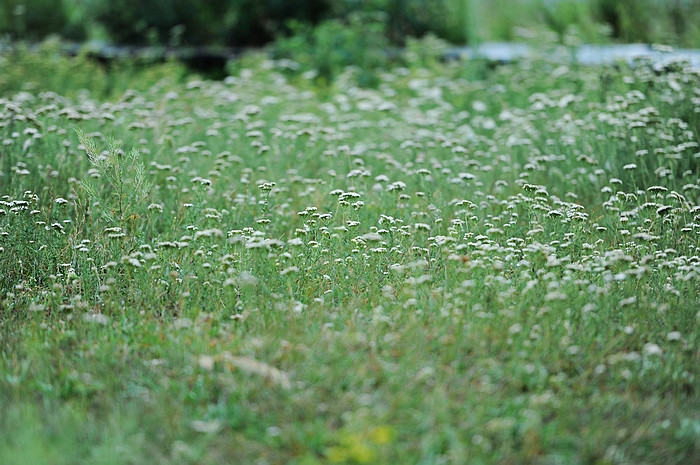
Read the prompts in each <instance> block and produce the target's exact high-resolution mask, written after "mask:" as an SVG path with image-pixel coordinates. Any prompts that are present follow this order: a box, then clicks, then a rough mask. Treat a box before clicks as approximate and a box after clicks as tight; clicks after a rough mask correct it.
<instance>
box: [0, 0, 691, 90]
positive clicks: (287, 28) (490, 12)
mask: <svg viewBox="0 0 700 465" xmlns="http://www.w3.org/2000/svg"><path fill="white" fill-rule="evenodd" d="M481 41H525V42H528V41H530V42H534V43H537V44H538V45H541V44H542V43H549V44H566V45H575V44H577V43H581V42H587V43H610V42H645V43H663V44H669V45H674V46H679V47H700V0H634V1H631V0H296V1H294V2H291V1H288V0H220V1H216V2H214V1H204V0H141V1H138V2H135V1H131V0H0V95H3V94H6V93H8V92H17V91H30V92H41V91H46V90H56V89H64V90H65V89H75V90H76V92H77V91H78V90H80V89H90V90H91V92H93V93H94V92H96V93H98V94H101V95H115V94H118V92H119V90H120V89H123V88H124V86H125V85H127V84H129V85H131V86H137V85H138V84H136V83H141V84H143V83H149V82H156V81H155V80H156V78H158V77H159V76H164V75H167V76H171V77H173V76H174V77H175V79H182V78H183V77H184V76H185V75H186V74H187V73H188V72H191V71H194V72H197V73H203V74H204V75H206V76H208V77H213V78H221V77H223V76H224V75H225V73H235V72H236V67H239V66H241V63H244V61H241V60H234V61H230V62H228V64H227V62H226V60H227V58H228V57H229V56H230V53H228V52H226V51H225V50H219V51H218V52H220V53H218V54H217V53H213V54H212V55H211V56H213V58H212V59H211V60H210V61H206V60H209V58H206V59H201V60H200V59H199V56H195V60H194V61H193V60H189V61H188V60H187V59H186V58H183V57H180V59H181V60H183V62H184V63H185V64H186V65H183V64H182V63H180V62H177V61H175V60H173V59H169V58H167V57H168V56H170V55H167V54H165V53H160V54H158V53H156V54H155V55H153V57H151V58H143V57H140V58H138V59H136V58H135V57H134V56H132V55H130V54H129V53H127V54H126V55H125V56H126V57H125V58H124V56H122V58H120V59H119V60H120V62H119V63H120V64H119V66H111V64H110V63H111V62H112V61H113V58H106V57H107V55H104V54H102V55H101V54H100V53H99V52H98V53H97V54H95V53H94V51H95V49H96V48H97V50H105V48H104V45H117V46H133V45H147V46H155V47H158V48H160V47H178V46H184V47H200V46H207V47H211V48H213V49H215V50H216V49H217V48H218V49H228V48H238V47H260V46H266V47H267V51H268V52H269V55H270V56H271V57H272V58H275V59H278V60H287V63H288V65H289V69H288V71H289V74H290V75H291V76H297V77H300V76H301V77H303V78H304V79H306V78H308V77H312V78H313V79H312V81H313V82H314V83H315V84H317V85H318V84H320V85H321V86H323V85H325V84H329V83H332V82H333V81H334V79H335V78H336V77H337V76H338V75H339V74H340V73H341V72H343V70H345V69H346V68H347V67H348V66H352V67H354V69H355V71H354V75H355V78H356V81H357V84H358V85H360V86H363V87H366V86H373V85H375V84H376V82H377V72H378V71H379V70H381V69H383V68H386V67H387V66H390V65H392V64H395V63H399V64H402V65H410V64H411V60H412V59H418V60H421V61H422V62H425V61H426V60H428V61H429V60H431V59H433V58H430V57H428V55H429V53H428V52H429V51H435V50H442V51H444V50H446V49H447V47H448V46H449V44H458V45H464V44H469V45H475V44H478V43H479V42H481ZM37 42H40V43H43V45H42V46H41V47H39V48H38V53H37V47H35V46H34V44H35V43H37ZM66 42H69V43H77V44H78V45H77V46H71V50H72V52H71V53H73V54H75V53H77V55H78V56H77V57H74V58H72V59H66V58H61V57H60V55H61V54H62V53H65V50H66V48H65V47H62V44H65V43H66ZM87 42H89V43H90V46H89V47H83V46H82V45H81V44H84V43H87ZM8 43H9V44H11V47H6V45H7V44H8ZM397 47H402V48H403V49H404V51H405V53H402V54H398V53H395V51H396V49H397ZM3 50H4V51H3ZM88 50H90V52H88ZM160 51H161V52H164V49H163V50H160ZM200 52H201V50H200V51H197V52H196V53H199V55H201V56H202V57H206V55H207V54H206V53H204V54H202V53H200ZM431 53H432V52H431ZM94 58H98V59H99V60H100V61H101V63H98V62H96V61H95V59H94ZM197 60H199V61H197ZM235 61H237V62H238V63H236V62H235ZM422 64H423V65H424V64H425V63H422Z"/></svg>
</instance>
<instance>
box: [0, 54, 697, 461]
mask: <svg viewBox="0 0 700 465" xmlns="http://www.w3.org/2000/svg"><path fill="white" fill-rule="evenodd" d="M284 65H285V63H277V62H271V61H268V60H264V59H262V58H261V57H256V56H252V57H248V58H246V59H245V61H243V62H241V64H239V65H238V66H237V67H236V68H235V70H236V74H235V75H234V76H231V77H230V78H228V79H227V80H225V81H223V82H209V81H201V80H195V79H189V80H188V79H184V80H183V81H184V82H180V80H181V77H180V76H175V77H174V78H171V79H169V78H167V77H165V78H164V79H162V80H160V81H158V82H155V83H152V82H151V81H148V79H149V78H148V77H146V78H143V80H142V81H141V86H140V87H139V86H138V85H135V86H134V87H135V89H138V90H129V91H125V92H123V93H122V92H120V91H119V89H120V87H119V86H113V87H112V88H111V90H110V91H109V92H105V91H104V90H102V89H101V88H99V89H97V92H95V93H94V94H92V95H91V94H90V93H87V92H74V90H71V91H70V92H69V90H68V89H75V88H72V87H70V84H71V83H70V82H69V83H67V84H66V93H67V94H69V97H64V96H61V95H60V94H61V93H62V91H61V90H60V88H56V89H55V93H46V92H38V91H37V92H31V91H30V92H27V91H26V90H25V91H24V92H19V93H14V92H10V91H6V93H5V94H4V95H5V97H4V98H2V99H0V144H1V145H0V147H1V148H0V171H1V176H0V197H2V198H1V200H2V203H1V204H0V209H1V211H0V232H1V234H0V299H1V300H0V411H1V412H3V413H2V415H1V416H0V463H3V464H4V463H7V464H13V465H14V464H18V465H21V464H40V463H47V464H49V463H50V464H61V463H66V464H68V463H70V464H73V463H90V464H92V463H94V464H106V463H120V464H122V463H133V464H140V463H163V464H165V463H191V464H216V463H280V464H282V463H296V464H319V463H387V464H394V463H416V464H440V463H468V464H480V463H481V464H496V463H498V464H501V463H506V464H525V463H537V464H558V463H561V464H618V463H619V464H622V463H645V464H661V463H663V464H685V463H692V462H693V461H695V460H697V459H698V454H699V453H700V452H698V451H699V447H700V398H699V397H698V390H697V386H698V381H699V378H698V377H699V375H700V373H698V366H700V365H699V362H700V351H699V349H698V342H699V339H698V336H699V333H698V322H699V319H700V314H698V308H699V307H700V306H699V305H698V303H699V302H698V291H699V290H700V289H699V288H698V273H699V272H700V250H699V241H698V232H699V231H700V226H699V224H700V218H699V215H700V205H699V202H698V201H699V192H700V187H699V185H700V179H699V178H700V172H699V169H700V165H699V163H700V157H699V155H698V153H700V149H699V147H698V136H699V133H700V130H699V124H698V114H699V113H698V112H699V108H700V107H699V104H698V98H700V95H698V93H697V92H698V91H697V89H698V88H700V86H699V84H700V83H699V82H698V81H699V79H698V74H697V72H694V71H691V70H689V69H687V68H685V67H684V66H682V65H678V66H674V67H670V68H668V69H666V70H665V71H664V72H662V73H657V72H654V70H653V68H652V67H651V66H650V65H648V64H644V63H640V64H638V65H637V66H636V67H635V68H628V67H625V66H616V67H610V68H578V67H571V68H566V69H565V68H562V67H558V66H555V65H551V64H548V63H546V62H539V61H533V62H523V63H518V64H513V65H508V66H501V67H498V68H495V69H491V70H489V69H486V68H483V67H480V66H477V67H476V68H472V65H470V64H447V65H440V64H438V63H435V62H431V63H429V66H428V64H426V63H425V62H420V63H418V62H416V63H409V67H408V68H396V69H393V70H389V71H386V72H380V73H378V74H377V80H378V82H377V88H376V89H360V88H357V87H355V85H354V83H355V82H356V81H355V76H354V74H353V73H356V71H355V70H353V69H348V70H346V71H345V72H344V73H343V74H342V75H340V76H339V77H338V78H337V79H336V80H335V81H334V83H332V84H329V85H328V86H326V87H325V88H323V89H322V90H318V89H316V88H315V87H314V84H313V83H312V82H311V81H309V80H306V79H305V78H304V77H300V76H290V75H289V74H288V73H287V72H286V71H285V69H284ZM286 65H288V63H286ZM232 69H233V68H232ZM28 79H29V77H28ZM121 82H125V81H121ZM144 82H147V83H148V85H144V84H143V83H144ZM109 95H115V96H116V97H109ZM105 96H107V97H105ZM86 149H87V150H86ZM86 152H87V153H86Z"/></svg>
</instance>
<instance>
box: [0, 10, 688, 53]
mask: <svg viewBox="0 0 700 465" xmlns="http://www.w3.org/2000/svg"><path fill="white" fill-rule="evenodd" d="M358 14H371V15H373V18H374V19H373V21H372V22H371V27H376V26H377V21H379V22H380V24H379V25H380V26H381V31H382V35H383V40H386V42H387V43H389V44H394V45H405V43H406V40H407V39H408V38H412V37H422V36H423V35H425V34H427V33H432V34H434V35H435V36H437V37H440V38H442V39H444V40H446V41H448V42H451V43H456V44H465V43H470V42H474V41H477V40H513V39H517V38H518V37H517V31H518V28H532V27H542V28H548V29H549V30H551V31H554V32H555V33H556V34H557V35H558V36H559V37H560V38H563V37H564V36H565V35H566V34H569V33H570V32H571V31H572V30H574V31H575V32H576V34H578V35H579V37H580V38H581V40H583V41H586V42H601V41H608V40H614V41H622V42H647V43H652V42H653V43H666V44H671V45H676V46H684V47H698V46H700V0H634V1H630V0H296V1H294V2H290V1H287V0H221V1H217V2H209V1H203V0H141V1H138V2H134V1H130V0H0V36H2V37H5V38H7V39H10V40H14V41H16V40H27V41H40V40H42V39H44V38H46V37H47V36H50V35H59V36H61V37H62V38H64V39H66V40H69V41H84V40H99V41H104V42H107V43H111V44H122V45H160V46H173V45H186V46H200V45H213V46H226V47H239V46H259V45H263V44H266V43H268V42H271V41H273V40H274V39H276V38H278V37H284V36H289V35H290V34H291V33H296V32H298V31H299V30H300V27H301V28H306V29H308V28H310V27H313V26H319V27H322V28H325V29H329V28H331V29H332V28H334V27H335V26H337V25H345V26H347V25H351V26H354V27H356V28H358V29H360V31H361V30H362V24H357V22H356V21H355V19H356V17H357V15H358ZM328 21H331V22H333V23H332V25H330V26H329V25H327V24H324V23H325V22H328ZM341 34H342V33H341Z"/></svg>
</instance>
